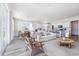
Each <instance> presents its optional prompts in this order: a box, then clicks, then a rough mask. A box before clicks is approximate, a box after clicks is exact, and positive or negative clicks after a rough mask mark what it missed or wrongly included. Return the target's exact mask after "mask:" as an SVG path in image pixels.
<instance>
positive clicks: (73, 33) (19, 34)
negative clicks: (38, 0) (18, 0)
mask: <svg viewBox="0 0 79 59" xmlns="http://www.w3.org/2000/svg"><path fill="white" fill-rule="evenodd" d="M0 7H1V10H0V18H1V20H0V21H1V23H0V25H1V31H0V32H1V34H0V35H1V36H0V42H1V43H0V48H1V49H0V52H1V54H0V55H2V56H77V55H79V52H78V50H79V46H78V45H79V11H78V10H79V4H78V3H74V4H73V3H66V4H65V3H7V4H6V3H5V4H4V3H3V4H2V3H1V4H0ZM27 39H28V40H30V39H31V41H32V42H31V41H30V42H29V41H28V40H27ZM29 45H30V46H31V47H30V46H29ZM39 48H41V49H39Z"/></svg>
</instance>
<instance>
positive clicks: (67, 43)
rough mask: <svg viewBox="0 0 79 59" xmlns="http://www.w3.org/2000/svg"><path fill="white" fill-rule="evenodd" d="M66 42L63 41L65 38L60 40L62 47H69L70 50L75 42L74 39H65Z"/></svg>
mask: <svg viewBox="0 0 79 59" xmlns="http://www.w3.org/2000/svg"><path fill="white" fill-rule="evenodd" d="M65 39H66V40H63V38H59V40H58V42H59V44H60V46H67V47H68V48H71V47H72V43H73V42H74V41H73V40H72V39H69V38H65Z"/></svg>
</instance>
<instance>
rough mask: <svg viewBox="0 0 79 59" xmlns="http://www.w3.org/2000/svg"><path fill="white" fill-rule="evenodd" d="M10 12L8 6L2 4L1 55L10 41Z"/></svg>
mask: <svg viewBox="0 0 79 59" xmlns="http://www.w3.org/2000/svg"><path fill="white" fill-rule="evenodd" d="M9 25H10V23H9V10H8V8H7V4H2V3H1V4H0V55H1V54H2V52H3V51H4V49H5V47H6V45H7V44H9V41H10V28H9V27H10V26H9Z"/></svg>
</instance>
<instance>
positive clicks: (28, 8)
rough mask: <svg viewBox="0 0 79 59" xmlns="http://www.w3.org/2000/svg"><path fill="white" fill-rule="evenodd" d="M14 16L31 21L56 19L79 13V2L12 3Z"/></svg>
mask: <svg viewBox="0 0 79 59" xmlns="http://www.w3.org/2000/svg"><path fill="white" fill-rule="evenodd" d="M10 7H11V11H12V13H13V17H15V18H19V19H24V20H28V21H29V20H31V21H42V20H44V21H54V20H61V19H65V18H68V17H73V16H78V15H79V4H78V3H11V4H10Z"/></svg>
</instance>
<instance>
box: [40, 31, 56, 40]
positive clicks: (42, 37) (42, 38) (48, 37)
mask: <svg viewBox="0 0 79 59" xmlns="http://www.w3.org/2000/svg"><path fill="white" fill-rule="evenodd" d="M55 38H56V33H50V34H49V35H45V36H41V39H40V40H41V41H47V40H51V39H55Z"/></svg>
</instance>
